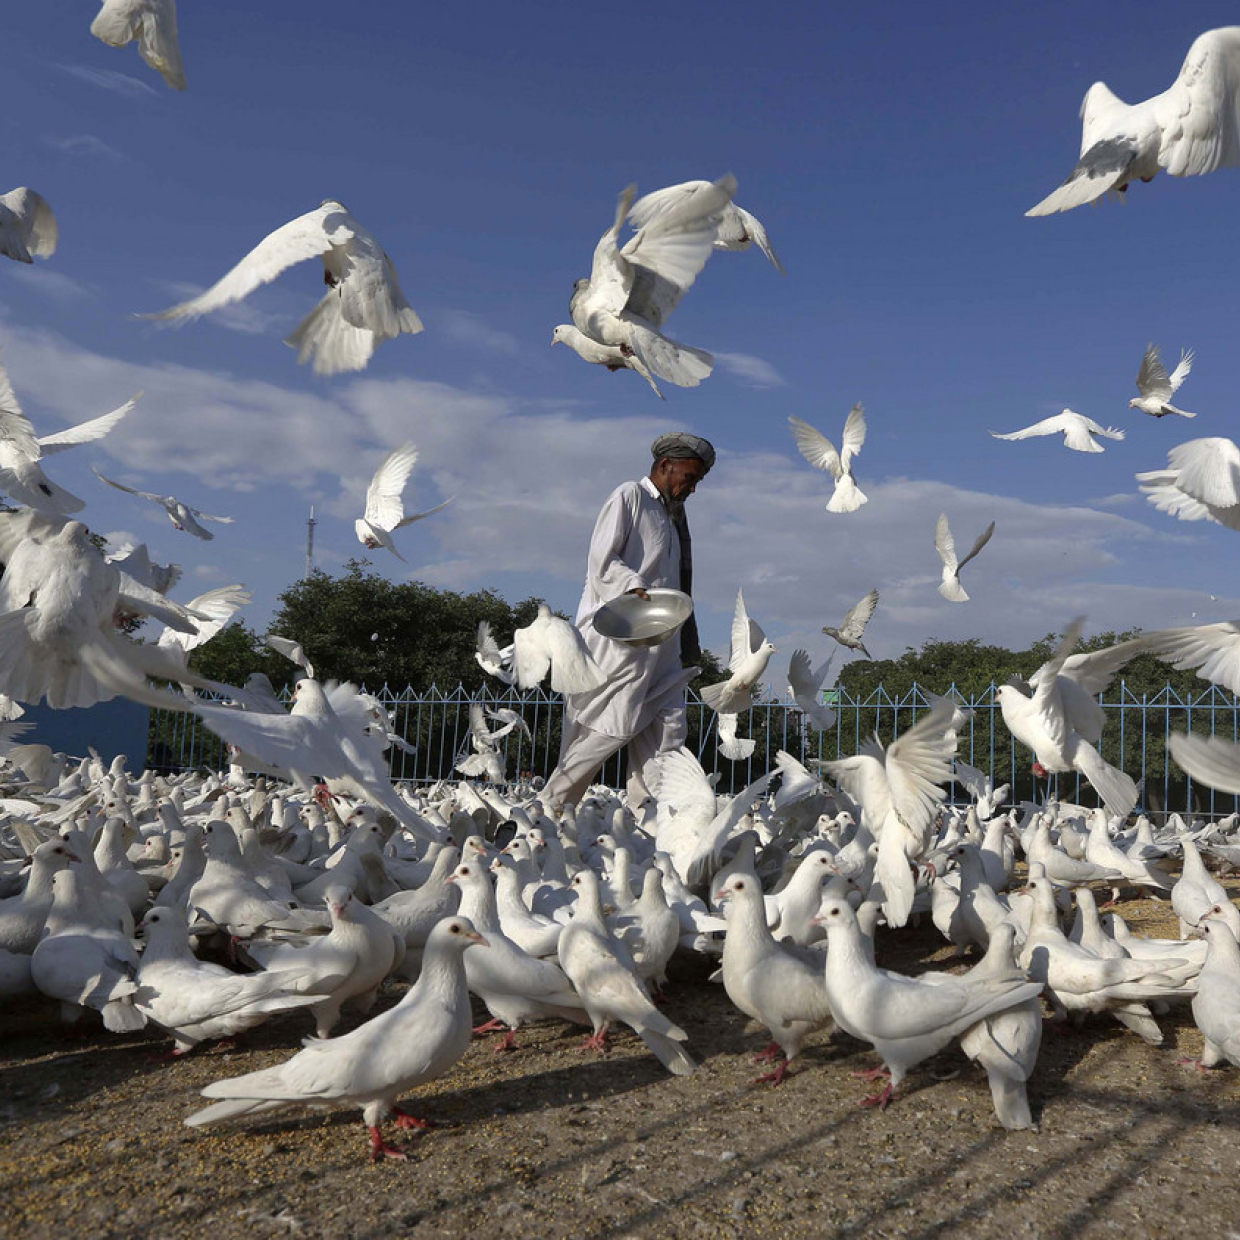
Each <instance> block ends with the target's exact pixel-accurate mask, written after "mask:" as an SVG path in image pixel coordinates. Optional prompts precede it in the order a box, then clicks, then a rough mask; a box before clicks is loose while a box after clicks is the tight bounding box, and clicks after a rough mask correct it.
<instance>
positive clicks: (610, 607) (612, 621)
mask: <svg viewBox="0 0 1240 1240" xmlns="http://www.w3.org/2000/svg"><path fill="white" fill-rule="evenodd" d="M649 594H650V601H649V602H647V601H646V600H645V599H641V598H638V597H637V595H636V594H622V595H620V597H619V598H613V599H612V600H611V602H609V603H604V604H603V605H602V607H600V608H599V609H598V611H596V612H595V613H594V628H595V631H596V632H599V633H601V634H602V635H603V636H604V637H608V638H610V639H611V640H612V641H614V642H620V643H621V644H622V645H625V646H659V645H662V643H663V642H665V641H667V639H668V638H669V637H672V636H674V635H675V634H677V633H679V632H680V627H681V625H683V624H684V622H685V621H686V620H688V619H689V617H690V616H691V615H693V600H692V599H691V598H690V597H689V596H688V595H687V594H682V593H681V591H679V590H668V589H661V588H655V589H653V590H650V591H649Z"/></svg>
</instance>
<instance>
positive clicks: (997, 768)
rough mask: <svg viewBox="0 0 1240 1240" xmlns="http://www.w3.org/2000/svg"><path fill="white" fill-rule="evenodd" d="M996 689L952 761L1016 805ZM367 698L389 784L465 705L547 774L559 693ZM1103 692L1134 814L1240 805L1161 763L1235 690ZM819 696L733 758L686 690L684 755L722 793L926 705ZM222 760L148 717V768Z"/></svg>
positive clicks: (453, 747)
mask: <svg viewBox="0 0 1240 1240" xmlns="http://www.w3.org/2000/svg"><path fill="white" fill-rule="evenodd" d="M994 689H995V686H994V685H990V686H988V687H987V688H986V689H985V690H984V691H983V692H982V693H981V694H978V695H976V696H975V697H974V696H969V695H966V694H961V693H958V692H957V691H956V689H955V686H954V685H953V686H952V687H951V688H950V689H949V690H948V691H947V692H948V693H949V694H950V695H951V696H953V697H955V698H957V700H959V701H960V703H961V705H962V706H963V707H965V708H967V709H969V710H971V711H972V712H973V713H972V715H971V717H970V718H969V720H968V722H967V723H965V724H964V725H963V727H962V728H961V729H960V732H959V746H958V749H957V755H958V757H959V758H961V759H963V760H964V761H965V762H967V763H969V764H970V765H971V766H974V767H977V768H978V769H979V770H981V771H983V772H985V773H986V774H988V775H989V776H990V777H991V779H992V780H993V781H994V783H995V784H996V785H997V784H1001V783H1008V784H1011V786H1012V791H1011V798H1012V799H1013V800H1018V799H1021V798H1025V797H1030V798H1034V797H1038V796H1041V795H1042V794H1044V793H1045V792H1046V791H1047V783H1046V781H1045V780H1040V779H1037V778H1036V777H1035V776H1034V774H1033V771H1032V763H1033V757H1032V754H1031V753H1030V751H1029V750H1028V749H1027V748H1025V746H1023V745H1021V744H1019V743H1015V742H1013V740H1012V737H1011V735H1010V733H1009V732H1008V730H1007V727H1006V725H1005V724H1004V722H1003V716H1002V712H1001V711H1000V709H999V705H998V701H997V698H996V696H995V692H994ZM373 692H374V696H375V697H377V698H378V699H379V701H380V702H382V703H383V705H384V707H385V708H386V709H387V710H388V711H389V712H390V714H391V715H392V720H393V730H394V732H395V733H396V734H397V735H398V736H401V737H403V738H404V739H405V740H406V741H407V742H408V743H409V744H411V745H414V746H416V747H417V752H416V753H413V754H409V753H404V752H402V751H401V750H399V749H397V748H395V747H393V748H392V749H391V750H390V757H391V772H392V777H393V779H397V780H406V781H409V782H413V783H427V782H433V781H435V780H438V779H443V778H450V777H452V775H453V771H454V764H455V762H456V760H457V758H458V757H460V756H461V755H462V754H464V753H468V752H472V750H471V749H470V745H469V736H470V731H469V706H470V704H471V703H474V702H480V703H482V704H483V705H484V706H485V707H486V708H488V709H496V708H508V709H510V710H516V711H517V712H519V713H520V715H521V716H522V718H523V719H524V720H525V721H526V723H527V725H528V726H529V729H530V735H529V736H528V737H527V736H526V735H525V733H524V732H521V731H517V730H514V731H512V732H510V733H509V734H508V736H507V737H505V738H504V740H503V741H502V742H501V745H502V749H501V753H502V754H503V756H504V760H505V764H506V766H505V769H506V772H507V774H508V776H509V778H517V777H520V776H525V775H528V776H543V777H544V778H545V777H546V776H547V775H548V774H549V773H550V772H551V770H552V769H553V768H554V766H555V763H556V758H557V756H558V754H559V749H560V732H561V723H562V719H563V711H564V702H563V699H562V698H560V697H559V696H558V695H555V694H549V693H546V692H544V691H543V690H541V689H534V690H528V691H519V690H516V689H512V688H506V689H502V690H499V691H496V690H495V689H492V688H491V687H490V686H484V687H483V688H481V689H478V690H468V689H466V688H465V687H464V686H462V685H458V686H457V687H456V688H455V689H453V690H450V691H449V692H447V693H444V692H442V691H441V690H439V689H437V688H431V689H428V690H424V691H415V690H414V689H412V688H406V689H404V690H402V691H400V692H393V691H392V690H391V689H389V688H388V687H387V686H386V685H384V686H383V688H382V689H379V690H377V691H373ZM1109 692H1110V695H1111V696H1110V697H1107V696H1106V695H1102V696H1101V697H1099V702H1100V703H1101V705H1102V708H1103V710H1104V711H1105V712H1106V714H1107V726H1106V729H1105V731H1104V733H1103V742H1102V746H1101V749H1102V754H1103V757H1105V758H1106V760H1107V761H1108V762H1110V763H1112V764H1113V765H1116V766H1119V767H1121V768H1122V769H1123V770H1125V771H1127V772H1128V774H1129V775H1131V776H1132V777H1133V778H1134V779H1138V780H1142V781H1143V783H1142V799H1141V801H1140V807H1141V808H1142V809H1148V810H1153V811H1168V812H1170V811H1172V810H1181V811H1184V810H1191V811H1193V812H1195V813H1204V814H1210V815H1220V814H1228V813H1231V812H1233V811H1235V810H1237V809H1238V808H1240V800H1238V798H1236V797H1234V796H1230V795H1226V794H1223V793H1216V792H1214V791H1213V790H1212V789H1209V788H1204V787H1201V786H1200V785H1197V786H1194V785H1193V784H1192V782H1191V781H1190V780H1189V779H1188V778H1187V777H1186V776H1185V774H1184V772H1183V771H1181V770H1180V769H1179V768H1178V767H1176V766H1175V765H1174V763H1172V762H1171V761H1170V760H1169V757H1168V755H1167V750H1166V738H1167V735H1168V734H1169V733H1170V732H1173V731H1193V732H1197V733H1201V734H1204V735H1217V736H1223V737H1226V738H1227V739H1229V740H1233V741H1234V740H1237V739H1240V702H1238V701H1237V699H1236V698H1235V697H1234V696H1233V695H1232V694H1230V693H1228V692H1227V691H1225V690H1223V689H1220V688H1218V687H1217V686H1215V685H1207V686H1205V687H1203V689H1202V691H1201V692H1200V693H1199V694H1196V695H1191V694H1190V695H1188V696H1182V695H1181V694H1179V693H1177V692H1176V691H1175V690H1174V689H1172V687H1171V686H1170V685H1167V686H1165V687H1164V688H1163V689H1160V690H1159V691H1158V692H1157V693H1153V694H1150V693H1140V694H1138V693H1134V692H1132V691H1130V690H1129V689H1128V687H1127V685H1126V684H1125V683H1124V682H1122V681H1121V682H1120V683H1119V684H1118V686H1112V688H1111V690H1110V691H1109ZM825 696H826V698H827V704H828V705H830V706H831V709H832V710H834V711H835V712H836V716H837V721H836V725H835V727H834V728H832V729H830V730H828V731H824V732H817V731H814V730H812V729H809V728H807V727H805V725H804V716H803V714H802V712H801V710H800V708H799V707H798V706H796V704H795V703H793V702H789V701H784V700H783V699H780V698H768V699H766V700H763V701H759V702H756V703H755V704H754V706H753V708H752V710H750V711H749V712H748V713H747V714H746V715H742V716H741V727H740V731H741V734H742V735H747V736H749V737H752V738H753V740H754V741H755V746H754V752H753V756H752V757H750V758H749V759H747V760H745V761H740V762H732V761H729V760H728V759H726V758H723V757H721V756H720V755H719V751H718V747H717V735H716V722H717V720H716V716H715V714H714V712H713V711H711V710H710V709H709V707H707V706H705V705H704V704H703V702H702V701H701V699H700V698H699V697H698V696H697V695H696V694H695V693H694V692H693V690H692V689H690V690H689V694H688V699H689V701H688V715H689V747H690V748H691V749H692V750H693V752H694V753H696V754H697V756H698V758H699V760H700V761H701V763H702V765H703V767H704V768H705V769H706V770H707V772H717V773H718V775H719V782H718V787H719V789H720V791H737V790H739V789H740V788H742V787H744V786H745V785H746V784H747V783H749V782H750V781H751V780H753V779H755V778H757V776H758V775H760V774H761V773H762V772H764V771H767V770H769V769H770V768H771V767H772V766H773V765H774V761H775V755H776V753H777V752H778V751H779V750H781V749H784V750H787V751H788V752H789V753H791V754H792V755H793V756H794V757H796V758H799V759H800V760H801V761H802V762H805V763H806V764H809V765H811V766H812V763H813V762H814V761H815V760H820V759H821V760H828V761H829V760H832V759H835V758H842V757H847V756H849V755H851V754H854V753H856V752H857V750H858V749H859V748H860V747H861V745H862V743H863V742H864V741H865V740H866V739H867V738H868V737H870V736H873V735H875V734H877V735H878V736H879V738H880V739H881V740H882V741H883V742H884V743H885V744H889V743H890V742H891V741H892V740H894V739H895V738H896V737H898V736H899V735H900V734H901V733H902V732H905V731H907V730H908V729H909V728H910V727H911V726H912V725H913V723H914V722H915V721H916V720H917V719H918V718H919V717H920V716H921V715H922V714H924V713H925V712H926V711H927V710H928V709H929V708H930V706H929V700H928V698H927V696H926V692H925V691H924V690H923V689H922V687H921V686H919V685H914V686H913V687H912V688H911V689H910V690H909V691H908V692H907V693H904V694H900V695H894V696H893V695H892V694H889V693H888V692H887V691H886V690H885V689H883V688H881V687H880V688H878V689H876V690H874V691H873V692H872V693H869V694H867V695H866V696H865V697H861V698H853V697H851V696H850V695H849V694H848V693H847V691H845V690H838V691H834V692H832V693H829V694H827V695H825ZM227 762H228V757H227V752H226V749H225V746H224V744H223V742H221V741H220V740H219V739H218V738H217V737H216V736H214V735H213V734H212V733H211V732H209V731H207V729H206V727H205V725H204V724H203V723H202V721H201V720H200V719H199V718H198V717H197V716H196V715H193V714H189V713H179V712H171V711H162V710H153V711H152V712H151V730H150V744H149V751H148V765H149V766H151V767H154V768H156V769H158V770H184V769H189V768H194V767H208V768H212V769H218V768H221V767H223V766H225V765H226V764H227ZM599 778H600V781H601V782H604V783H607V784H610V785H611V786H612V787H620V786H621V785H622V784H623V782H624V778H625V764H624V754H623V752H621V753H620V754H618V755H617V756H616V757H615V758H614V759H612V760H611V761H610V762H608V764H607V765H606V766H605V767H604V769H603V771H602V772H601V774H600V776H599ZM1050 779H1051V781H1052V782H1051V790H1052V791H1054V792H1055V794H1056V795H1058V796H1059V797H1061V798H1062V799H1065V800H1072V801H1079V802H1080V803H1082V804H1087V805H1088V804H1095V803H1096V800H1097V798H1096V797H1095V796H1094V793H1093V790H1092V789H1091V788H1090V787H1089V785H1088V784H1087V783H1086V782H1085V781H1084V780H1083V779H1081V778H1080V776H1076V775H1066V776H1060V777H1058V782H1057V783H1056V782H1055V781H1056V777H1055V776H1053V775H1052V776H1051V777H1050Z"/></svg>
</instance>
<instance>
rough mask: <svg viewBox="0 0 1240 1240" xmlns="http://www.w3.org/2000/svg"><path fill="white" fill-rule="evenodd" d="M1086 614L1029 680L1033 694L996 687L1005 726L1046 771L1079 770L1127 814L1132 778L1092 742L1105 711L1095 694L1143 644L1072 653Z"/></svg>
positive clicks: (1115, 810)
mask: <svg viewBox="0 0 1240 1240" xmlns="http://www.w3.org/2000/svg"><path fill="white" fill-rule="evenodd" d="M1083 623H1084V617H1079V618H1078V619H1076V620H1074V621H1073V622H1072V624H1071V625H1070V626H1069V627H1068V631H1067V633H1065V635H1064V638H1063V640H1062V642H1060V645H1059V648H1058V649H1057V650H1056V651H1055V653H1054V654H1053V655H1052V656H1051V658H1049V659H1048V660H1047V661H1046V662H1045V663H1043V664H1042V666H1041V667H1040V668H1038V670H1037V671H1036V672H1035V673H1034V675H1033V676H1032V678H1031V679H1030V685H1031V686H1032V689H1033V692H1032V696H1030V695H1029V694H1026V693H1024V692H1023V691H1022V689H1021V688H1020V687H1019V686H1017V685H1011V684H1009V685H1000V686H999V687H998V688H997V689H996V690H995V692H996V694H997V695H998V698H999V706H1000V708H1001V709H1002V711H1003V721H1004V723H1006V724H1007V727H1008V731H1009V732H1011V733H1012V735H1013V736H1014V737H1015V738H1016V739H1017V740H1018V741H1020V742H1021V744H1022V745H1028V746H1029V748H1030V749H1032V750H1033V752H1034V757H1035V758H1036V759H1037V761H1038V762H1039V763H1041V765H1042V766H1043V767H1044V768H1045V769H1046V770H1047V771H1052V772H1053V771H1077V772H1079V773H1080V774H1082V775H1084V776H1085V778H1086V779H1087V780H1089V782H1090V783H1091V784H1092V785H1093V787H1094V788H1095V789H1096V790H1097V792H1098V795H1099V796H1100V797H1101V798H1102V800H1103V803H1104V804H1105V805H1106V807H1107V809H1109V810H1110V811H1111V813H1112V814H1116V815H1118V816H1119V817H1121V818H1124V817H1126V816H1127V815H1128V813H1129V811H1130V810H1131V809H1132V807H1133V806H1134V805H1135V804H1136V803H1137V796H1138V792H1137V786H1136V784H1135V783H1134V782H1133V780H1132V778H1131V777H1130V776H1128V775H1126V774H1125V773H1124V772H1123V771H1121V770H1119V769H1118V768H1116V767H1113V766H1111V764H1110V763H1109V762H1107V761H1105V760H1104V759H1103V757H1102V755H1101V754H1100V753H1099V752H1098V750H1097V749H1096V748H1095V746H1096V745H1097V744H1098V742H1099V741H1100V740H1101V739H1102V729H1103V727H1104V726H1105V724H1106V714H1105V713H1104V712H1103V709H1102V707H1101V706H1099V705H1098V703H1097V701H1096V700H1095V697H1094V695H1095V694H1098V693H1101V692H1102V691H1103V690H1104V689H1105V688H1106V687H1107V685H1109V684H1110V683H1111V681H1112V680H1113V679H1114V677H1115V674H1116V672H1118V671H1119V669H1120V668H1121V667H1123V666H1124V664H1125V663H1127V662H1128V661H1129V660H1130V659H1132V658H1133V657H1135V656H1136V655H1138V654H1140V653H1141V651H1142V650H1144V649H1145V644H1144V642H1143V641H1142V640H1141V639H1140V638H1137V639H1133V640H1131V641H1126V642H1120V643H1118V644H1117V645H1115V646H1108V647H1107V648H1106V649H1104V650H1095V651H1093V652H1091V653H1089V654H1076V655H1074V654H1072V650H1073V648H1074V647H1075V646H1076V643H1077V641H1078V640H1079V638H1080V635H1081V626H1082V625H1083Z"/></svg>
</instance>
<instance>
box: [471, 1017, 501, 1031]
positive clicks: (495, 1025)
mask: <svg viewBox="0 0 1240 1240" xmlns="http://www.w3.org/2000/svg"><path fill="white" fill-rule="evenodd" d="M507 1028H508V1026H507V1025H505V1024H504V1022H503V1021H502V1020H495V1019H494V1018H492V1019H491V1020H489V1021H487V1023H486V1024H485V1025H475V1026H474V1030H473V1031H474V1033H475V1034H481V1033H499V1032H500V1031H501V1030H502V1029H507Z"/></svg>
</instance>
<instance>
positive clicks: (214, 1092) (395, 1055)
mask: <svg viewBox="0 0 1240 1240" xmlns="http://www.w3.org/2000/svg"><path fill="white" fill-rule="evenodd" d="M475 944H477V945H478V946H481V947H484V948H485V947H486V946H487V941H486V939H485V938H483V936H482V935H481V934H479V933H478V932H477V931H476V930H475V929H474V927H473V926H472V925H471V924H470V923H469V921H468V919H466V918H464V917H448V918H445V919H444V920H443V921H441V922H439V924H438V925H436V926H435V928H434V929H433V930H432V931H431V933H430V937H429V938H428V940H427V943H426V952H425V954H424V956H423V959H422V972H421V974H420V976H419V977H418V980H417V981H416V982H415V983H414V984H413V985H412V986H411V987H410V988H409V989H408V990H407V991H406V992H405V994H404V996H403V997H402V998H401V1000H400V1002H399V1003H398V1004H396V1006H395V1007H393V1008H389V1009H388V1010H387V1011H386V1012H382V1013H380V1014H379V1015H378V1016H376V1017H374V1018H373V1019H371V1020H368V1021H367V1022H366V1023H365V1024H364V1025H359V1026H358V1028H356V1029H354V1030H352V1031H351V1032H349V1033H346V1034H343V1035H342V1036H341V1037H338V1038H327V1039H324V1040H322V1041H308V1042H307V1043H306V1047H305V1049H304V1050H302V1051H300V1052H299V1053H298V1054H296V1055H294V1056H293V1058H292V1059H290V1060H288V1061H287V1062H286V1063H282V1064H280V1065H278V1066H277V1067H274V1068H264V1069H262V1070H260V1071H258V1072H251V1073H249V1074H248V1075H246V1076H239V1077H234V1078H233V1079H232V1080H227V1081H214V1082H212V1084H210V1085H208V1086H207V1087H206V1089H204V1090H203V1091H202V1093H203V1097H205V1098H222V1099H224V1101H222V1102H216V1103H214V1104H213V1105H212V1106H209V1107H206V1108H204V1109H203V1110H201V1111H197V1112H195V1113H194V1114H193V1115H191V1116H189V1118H188V1119H186V1121H185V1122H186V1124H188V1125H189V1126H190V1127H198V1126H200V1125H203V1124H213V1123H215V1122H217V1121H218V1120H222V1119H231V1118H232V1117H233V1116H237V1115H254V1114H261V1113H263V1112H266V1111H275V1110H279V1109H280V1108H282V1107H286V1106H292V1105H297V1104H302V1105H307V1106H360V1107H361V1108H362V1119H363V1122H364V1123H365V1124H366V1127H367V1129H368V1131H369V1132H370V1156H371V1159H372V1160H374V1161H378V1159H379V1158H381V1157H385V1158H398V1159H404V1158H406V1157H407V1155H406V1154H405V1153H404V1152H403V1151H401V1150H398V1149H396V1148H394V1147H393V1146H390V1145H388V1144H387V1143H386V1142H385V1141H384V1140H383V1136H382V1134H381V1133H380V1131H379V1123H380V1121H381V1120H383V1119H384V1118H385V1117H386V1116H388V1115H392V1114H395V1115H396V1123H397V1126H398V1127H400V1128H425V1127H427V1124H426V1122H425V1121H424V1120H419V1119H415V1118H414V1117H413V1116H412V1115H410V1114H409V1113H408V1112H406V1111H402V1110H401V1109H400V1108H399V1107H398V1106H397V1105H396V1100H397V1099H398V1098H399V1097H400V1096H401V1094H403V1093H406V1092H407V1091H408V1090H410V1089H413V1088H414V1087H415V1086H417V1085H422V1084H424V1083H425V1082H427V1081H433V1080H436V1079H437V1078H438V1077H441V1076H443V1074H444V1073H445V1072H447V1071H448V1069H449V1068H451V1067H452V1066H453V1065H454V1064H455V1063H456V1062H457V1060H458V1059H460V1058H461V1056H462V1055H464V1054H465V1052H466V1051H467V1050H468V1049H469V1040H470V1005H469V989H468V988H467V986H466V985H465V961H464V954H465V952H466V950H467V949H469V948H471V947H473V946H474V945H475Z"/></svg>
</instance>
